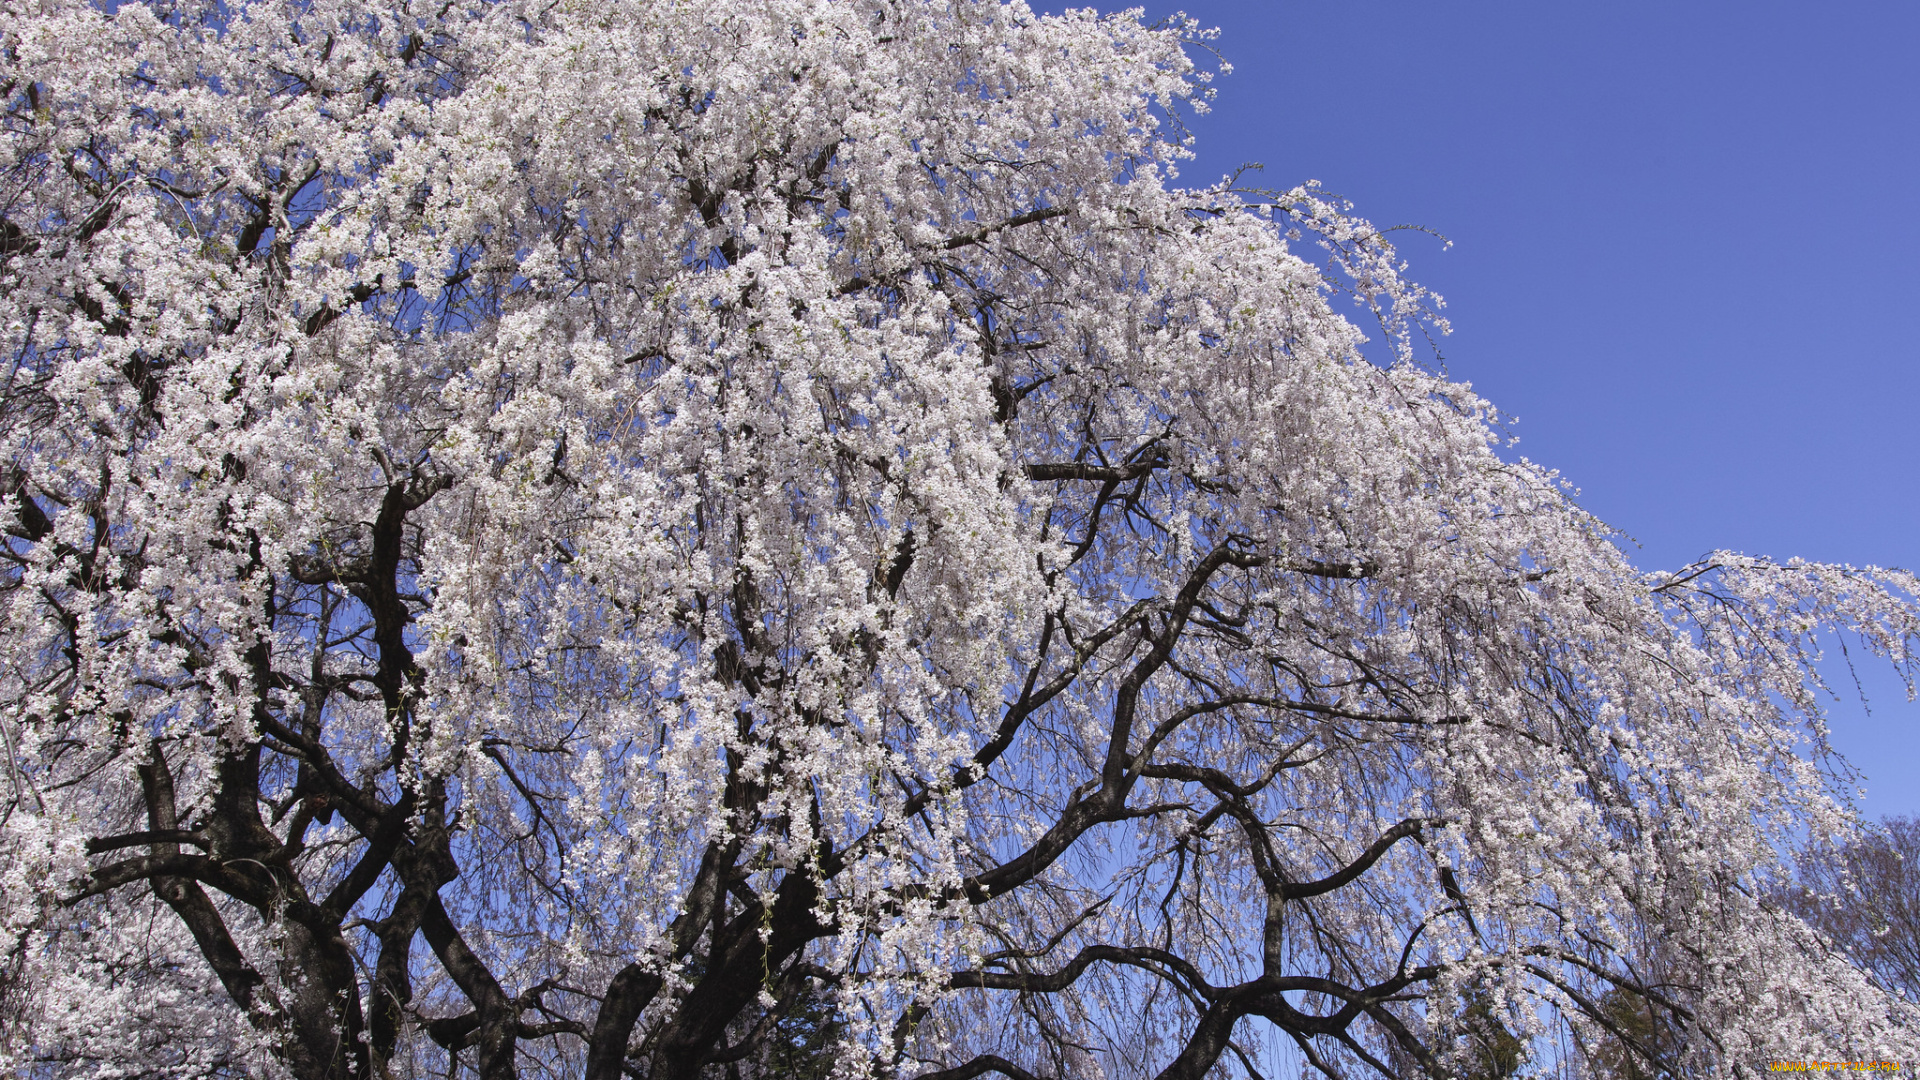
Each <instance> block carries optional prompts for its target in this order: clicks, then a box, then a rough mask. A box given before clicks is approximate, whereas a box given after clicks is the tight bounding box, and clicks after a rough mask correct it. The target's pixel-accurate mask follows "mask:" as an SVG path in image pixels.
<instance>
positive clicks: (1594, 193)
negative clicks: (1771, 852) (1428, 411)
mask: <svg viewBox="0 0 1920 1080" xmlns="http://www.w3.org/2000/svg"><path fill="white" fill-rule="evenodd" d="M1045 6H1048V7H1052V5H1045ZM1179 9H1184V10H1185V11H1186V12H1187V13H1189V14H1191V15H1193V16H1194V17H1196V18H1198V19H1199V20H1200V21H1201V23H1202V24H1203V25H1206V26H1217V27H1219V28H1220V29H1221V30H1222V34H1221V36H1220V38H1219V39H1218V40H1217V41H1216V42H1215V45H1216V47H1217V48H1218V49H1219V51H1220V52H1221V54H1222V55H1223V56H1224V57H1225V58H1226V59H1227V60H1229V61H1230V62H1232V64H1233V65H1234V69H1235V70H1234V73H1233V74H1231V75H1229V76H1227V77H1225V78H1223V79H1220V80H1219V81H1218V82H1217V84H1216V85H1217V87H1218V89H1219V97H1218V99H1217V101H1216V103H1215V107H1214V110H1213V112H1212V113H1211V114H1210V115H1208V116H1205V117H1201V118H1199V119H1198V120H1196V121H1195V122H1194V123H1193V125H1192V127H1193V131H1194V133H1195V135H1196V136H1197V139H1198V141H1197V143H1196V147H1195V148H1196V150H1197V151H1198V154H1199V157H1198V160H1196V161H1195V162H1192V163H1191V164H1190V165H1189V166H1188V167H1187V168H1186V169H1185V170H1184V175H1183V180H1184V181H1187V182H1192V183H1196V184H1198V183H1205V182H1208V181H1210V180H1212V179H1213V178H1215V177H1218V176H1220V175H1221V174H1223V173H1226V172H1228V171H1230V170H1231V169H1232V168H1234V167H1235V166H1237V165H1239V164H1241V163H1243V162H1260V163H1262V164H1264V165H1265V166H1266V170H1265V172H1264V174H1262V175H1261V176H1260V177H1259V178H1257V179H1256V180H1254V181H1252V182H1255V183H1259V184H1261V185H1263V186H1271V187H1290V186H1292V185H1294V184H1296V183H1299V182H1301V181H1304V180H1307V179H1317V180H1319V181H1321V183H1322V184H1323V185H1324V186H1325V187H1326V189H1327V190H1329V191H1332V192H1335V193H1338V194H1340V195H1343V196H1345V197H1347V198H1349V199H1351V200H1352V201H1353V202H1354V203H1355V209H1356V212H1357V213H1359V214H1361V215H1362V216H1364V217H1367V218H1369V219H1371V220H1373V221H1374V222H1375V223H1377V224H1381V225H1387V224H1400V223H1411V224H1417V225H1421V226H1424V227H1427V228H1430V229H1433V230H1435V231H1437V232H1440V233H1444V234H1445V235H1446V236H1447V237H1448V238H1449V239H1450V240H1451V241H1452V242H1453V246H1452V248H1451V249H1446V250H1443V245H1442V244H1441V243H1440V242H1439V241H1438V240H1432V239H1429V238H1426V237H1423V236H1419V235H1417V234H1412V233H1402V234H1400V235H1401V236H1402V237H1404V238H1405V240H1404V241H1403V243H1402V244H1401V248H1402V251H1403V253H1404V254H1405V255H1406V256H1407V258H1408V259H1409V260H1410V261H1411V263H1412V273H1413V276H1414V277H1415V278H1416V280H1419V281H1421V282H1423V283H1425V284H1427V285H1428V286H1430V287H1431V288H1433V289H1434V290H1435V291H1437V292H1439V293H1441V294H1442V295H1444V296H1445V297H1446V300H1447V314H1448V316H1449V317H1450V318H1451V320H1452V321H1453V325H1454V333H1453V335H1452V336H1451V337H1450V338H1448V339H1445V341H1444V342H1443V344H1442V348H1443V351H1444V354H1445V364H1446V369H1447V371H1448V372H1449V374H1451V375H1452V376H1453V377H1455V378H1457V379H1463V380H1466V381H1469V382H1471V383H1473V384H1474V386H1475V387H1476V388H1477V389H1478V390H1479V391H1480V392H1481V393H1482V394H1484V395H1486V396H1487V397H1488V398H1490V399H1491V400H1492V401H1493V402H1494V403H1495V404H1496V405H1498V406H1499V407H1500V408H1502V409H1503V410H1505V411H1506V412H1508V413H1509V414H1511V415H1514V416H1516V417H1518V419H1519V423H1518V425H1517V426H1516V427H1515V428H1514V432H1515V433H1516V434H1518V435H1519V436H1520V438H1521V444H1520V446H1519V447H1518V448H1517V450H1516V452H1517V453H1520V454H1524V455H1526V456H1527V457H1530V458H1532V459H1533V460H1535V461H1539V462H1542V463H1544V464H1546V465H1549V466H1551V467H1553V468H1557V469H1559V470H1561V471H1562V472H1563V473H1564V474H1565V475H1566V476H1568V477H1569V478H1570V479H1571V480H1572V481H1573V482H1574V483H1575V484H1576V485H1578V486H1579V487H1580V488H1581V490H1582V502H1583V503H1584V504H1585V505H1586V506H1587V507H1589V508H1590V509H1592V510H1593V511H1595V512H1596V513H1598V514H1599V515H1600V516H1601V517H1602V518H1604V519H1605V520H1607V521H1608V522H1609V523H1611V524H1612V525H1614V526H1615V527H1616V528H1618V529H1620V530H1621V531H1622V532H1624V533H1627V534H1629V535H1630V536H1631V537H1633V538H1634V539H1635V540H1637V541H1638V542H1639V544H1640V548H1639V549H1638V550H1637V551H1635V552H1634V555H1635V558H1636V560H1637V561H1638V562H1639V563H1640V564H1641V565H1643V566H1646V567H1649V568H1652V567H1672V566H1678V565H1680V564H1683V563H1686V562H1689V561H1691V560H1692V559H1694V558H1696V557H1698V556H1699V555H1701V554H1703V553H1705V552H1707V551H1710V550H1712V549H1715V548H1731V549H1735V550H1740V551H1746V552H1750V553H1754V554H1764V555H1770V556H1774V557H1778V558H1786V557H1789V556H1795V555H1798V556H1803V557H1805V558H1809V559H1819V560H1827V561H1837V562H1852V563H1877V564H1880V565H1890V566H1904V567H1908V568H1913V567H1915V566H1916V565H1920V438H1916V432H1917V431H1920V425H1916V423H1915V420H1914V412H1915V408H1916V405H1920V362H1917V361H1920V328H1917V327H1916V325H1915V323H1916V316H1920V108H1917V106H1920V60H1917V59H1916V56H1920V5H1913V4H1910V3H1909V4H1896V3H1889V2H1862V3H1842V2H1828V3H1824V4H1814V3H1799V4H1783V3H1766V2H1751V0H1749V2H1744V3H1717V2H1716V3H1704V2H1692V3H1686V4H1673V3H1667V4H1655V3H1643V2H1638V0H1630V2H1621V0H1614V2H1611V3H1608V4H1604V5H1602V4H1567V3H1526V4H1522V3H1513V2H1504V0H1502V2H1491V0H1483V2H1476V3H1462V2H1450V0H1420V2H1415V0H1344V2H1322V3H1315V4H1306V3H1297V2H1292V0H1284V2H1274V0H1267V2H1245V0H1239V2H1233V0H1186V2H1185V3H1183V4H1167V3H1155V4H1151V5H1149V7H1148V8H1147V14H1148V17H1149V18H1153V17H1158V16H1162V15H1166V14H1170V13H1171V12H1173V11H1174V10H1179ZM1840 675H1841V677H1842V678H1843V679H1844V677H1845V672H1844V669H1841V670H1840ZM1877 675H1878V673H1877V672H1874V673H1870V674H1868V677H1867V678H1866V680H1865V682H1866V689H1867V692H1868V695H1869V697H1870V700H1871V706H1872V709H1871V715H1867V714H1866V713H1864V712H1863V710H1862V709H1861V708H1860V707H1859V705H1858V704H1857V703H1854V702H1849V703H1847V704H1844V705H1841V706H1836V708H1835V710H1834V715H1835V734H1836V742H1837V743H1838V744H1839V745H1840V747H1841V748H1842V750H1843V751H1844V752H1846V753H1847V754H1848V756H1849V757H1850V758H1851V759H1852V760H1853V761H1854V762H1855V764H1856V765H1859V766H1861V767H1862V768H1863V770H1864V771H1865V772H1866V774H1867V787H1868V796H1867V798H1866V799H1865V800H1864V802H1863V804H1862V805H1863V806H1864V808H1865V809H1866V810H1867V811H1868V812H1869V813H1870V814H1872V815H1874V816H1878V815H1882V814H1891V813H1920V779H1916V776H1917V775H1920V706H1915V705H1913V704H1911V703H1908V702H1907V701H1905V699H1904V692H1903V691H1901V689H1900V687H1899V685H1898V683H1897V682H1896V681H1895V680H1893V679H1892V678H1891V677H1877Z"/></svg>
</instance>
